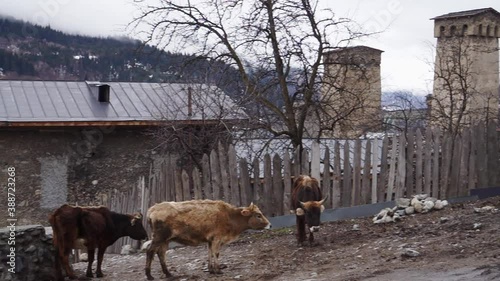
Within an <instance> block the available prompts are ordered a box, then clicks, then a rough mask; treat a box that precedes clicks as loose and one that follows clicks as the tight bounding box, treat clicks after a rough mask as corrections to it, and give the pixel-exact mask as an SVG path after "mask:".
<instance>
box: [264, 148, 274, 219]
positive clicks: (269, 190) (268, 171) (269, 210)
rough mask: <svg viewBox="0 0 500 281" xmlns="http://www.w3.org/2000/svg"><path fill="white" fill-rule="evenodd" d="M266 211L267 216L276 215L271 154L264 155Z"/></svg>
mask: <svg viewBox="0 0 500 281" xmlns="http://www.w3.org/2000/svg"><path fill="white" fill-rule="evenodd" d="M263 194H264V197H263V200H264V206H265V207H264V211H263V213H264V214H265V215H267V216H270V217H272V216H273V215H274V208H273V200H272V198H273V175H272V164H271V156H270V155H269V154H266V155H264V192H263Z"/></svg>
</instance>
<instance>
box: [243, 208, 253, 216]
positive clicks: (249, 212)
mask: <svg viewBox="0 0 500 281" xmlns="http://www.w3.org/2000/svg"><path fill="white" fill-rule="evenodd" d="M241 215H243V216H245V217H249V216H251V215H252V212H251V211H250V210H249V209H248V208H243V210H241Z"/></svg>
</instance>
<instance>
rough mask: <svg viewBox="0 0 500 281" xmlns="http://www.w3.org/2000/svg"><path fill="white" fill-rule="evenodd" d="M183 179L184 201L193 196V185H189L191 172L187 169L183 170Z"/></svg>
mask: <svg viewBox="0 0 500 281" xmlns="http://www.w3.org/2000/svg"><path fill="white" fill-rule="evenodd" d="M181 180H182V197H183V199H182V200H184V201H186V200H192V199H193V196H192V195H191V187H190V185H189V174H188V173H187V172H186V170H184V169H183V170H182V172H181Z"/></svg>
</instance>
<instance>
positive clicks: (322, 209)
mask: <svg viewBox="0 0 500 281" xmlns="http://www.w3.org/2000/svg"><path fill="white" fill-rule="evenodd" d="M320 209H321V212H322V213H323V211H324V210H325V206H324V205H321V207H320Z"/></svg>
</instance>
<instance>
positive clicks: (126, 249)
mask: <svg viewBox="0 0 500 281" xmlns="http://www.w3.org/2000/svg"><path fill="white" fill-rule="evenodd" d="M136 252H137V251H136V249H134V248H132V246H131V245H123V246H122V250H121V251H120V255H130V254H134V253H136Z"/></svg>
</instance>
